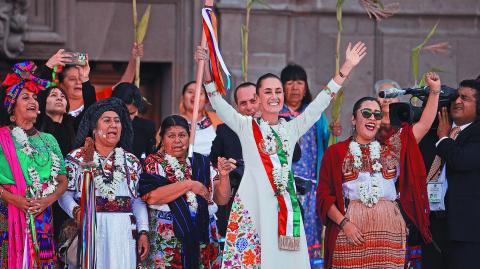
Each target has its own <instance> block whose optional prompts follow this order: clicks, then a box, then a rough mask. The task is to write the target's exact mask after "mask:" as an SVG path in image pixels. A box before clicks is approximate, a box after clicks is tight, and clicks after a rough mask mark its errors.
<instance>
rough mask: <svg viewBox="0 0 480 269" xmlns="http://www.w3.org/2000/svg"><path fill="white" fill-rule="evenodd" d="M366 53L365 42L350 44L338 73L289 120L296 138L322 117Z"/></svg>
mask: <svg viewBox="0 0 480 269" xmlns="http://www.w3.org/2000/svg"><path fill="white" fill-rule="evenodd" d="M365 55H367V47H366V46H365V43H363V42H358V43H357V44H355V45H354V46H353V47H352V44H351V43H349V44H348V47H347V50H346V52H345V63H344V64H343V65H342V67H341V68H340V71H339V72H338V74H336V75H335V76H334V77H333V79H331V80H330V82H329V83H328V84H327V86H326V87H325V88H324V89H323V90H322V91H321V92H320V93H319V94H318V95H317V97H316V98H315V99H314V100H313V102H312V103H310V105H308V107H307V108H306V109H305V111H304V112H303V113H302V114H300V116H298V117H296V118H295V119H293V120H291V121H289V122H288V124H289V125H290V126H291V127H290V130H291V133H292V134H293V135H295V137H294V139H298V138H300V137H301V136H302V135H303V134H305V132H307V131H308V130H309V129H310V128H311V127H312V125H313V124H315V122H316V121H318V120H319V119H320V117H321V116H322V112H323V111H324V110H325V109H326V108H327V107H328V105H329V104H330V101H331V100H332V98H333V97H334V96H335V95H336V93H337V92H338V91H339V90H340V88H341V87H342V85H343V82H344V81H345V79H346V78H347V77H348V75H349V74H350V72H351V71H352V69H353V68H355V66H357V65H358V63H360V61H361V60H362V59H363V58H364V57H365Z"/></svg>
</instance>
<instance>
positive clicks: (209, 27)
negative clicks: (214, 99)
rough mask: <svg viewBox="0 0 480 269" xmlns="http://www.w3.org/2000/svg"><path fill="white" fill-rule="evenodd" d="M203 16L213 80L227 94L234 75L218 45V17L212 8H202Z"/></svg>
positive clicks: (220, 90)
mask: <svg viewBox="0 0 480 269" xmlns="http://www.w3.org/2000/svg"><path fill="white" fill-rule="evenodd" d="M202 18H203V31H204V32H205V36H206V38H207V44H208V49H209V53H210V68H211V71H212V72H211V73H212V76H213V80H214V81H215V84H216V85H217V90H218V92H220V93H221V94H226V93H227V91H229V90H230V84H231V78H232V75H231V74H230V72H229V71H228V68H227V66H226V65H225V62H224V61H223V57H222V54H221V53H220V49H219V47H218V41H217V40H218V35H217V17H216V16H215V13H214V12H213V10H212V9H211V8H204V9H202ZM222 71H223V73H225V76H226V79H227V81H226V82H227V85H226V87H225V83H224V80H223V76H222Z"/></svg>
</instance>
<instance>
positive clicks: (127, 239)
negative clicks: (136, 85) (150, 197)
mask: <svg viewBox="0 0 480 269" xmlns="http://www.w3.org/2000/svg"><path fill="white" fill-rule="evenodd" d="M90 135H91V136H92V137H93V140H94V144H95V150H94V153H93V166H94V167H93V169H92V172H93V181H94V184H95V189H96V224H97V225H96V238H95V249H96V268H128V269H134V268H136V265H137V254H138V257H139V259H140V260H144V259H145V258H146V257H147V254H148V247H149V245H148V238H147V232H148V215H147V208H146V205H145V203H144V202H143V201H142V200H141V199H140V197H138V194H137V188H138V180H139V176H140V174H141V172H142V166H141V164H140V162H139V161H138V159H137V158H136V157H135V156H134V155H133V154H131V153H130V152H127V150H129V149H130V146H131V141H132V138H133V131H132V125H131V122H130V119H129V118H128V112H127V108H126V106H125V105H124V104H123V102H122V101H121V100H120V99H118V98H109V99H105V100H102V101H100V102H97V103H95V104H94V105H93V106H91V107H89V108H88V110H87V111H86V113H85V116H84V117H83V119H82V122H81V124H80V128H79V132H78V133H77V138H76V141H75V144H76V147H77V149H76V150H73V151H72V152H71V153H69V154H68V155H67V157H66V160H65V165H66V168H67V173H68V190H67V192H66V193H65V194H64V195H63V196H62V198H60V200H59V203H60V206H61V207H62V208H63V210H65V212H66V213H67V214H68V215H69V216H70V217H71V218H75V219H76V220H77V223H79V220H80V213H81V212H80V211H81V210H80V206H79V204H80V199H81V197H82V185H83V184H82V183H83V168H82V166H83V164H84V161H85V157H86V154H85V153H86V151H87V150H86V149H85V148H84V147H80V148H78V147H79V146H81V145H82V144H83V143H84V141H85V139H86V137H87V136H90ZM137 235H138V242H136V240H137V238H136V237H137ZM136 243H137V244H138V248H136ZM137 252H138V253H137Z"/></svg>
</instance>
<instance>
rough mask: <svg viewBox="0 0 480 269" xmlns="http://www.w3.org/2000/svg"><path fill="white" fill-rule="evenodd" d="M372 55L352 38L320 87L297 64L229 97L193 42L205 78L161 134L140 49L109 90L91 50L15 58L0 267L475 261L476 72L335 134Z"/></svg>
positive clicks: (363, 106)
mask: <svg viewBox="0 0 480 269" xmlns="http://www.w3.org/2000/svg"><path fill="white" fill-rule="evenodd" d="M366 53H367V48H366V45H365V44H364V43H362V42H358V43H356V44H349V45H348V47H347V48H346V51H345V61H344V63H343V65H342V66H341V67H340V69H339V72H337V73H336V74H333V76H332V77H331V79H330V80H329V81H328V83H327V84H326V86H325V87H324V88H323V89H322V90H321V91H320V92H319V93H318V94H317V96H316V97H313V96H312V93H311V91H310V88H309V84H308V78H307V73H306V71H305V69H304V68H303V67H301V66H300V65H295V64H290V65H287V66H286V67H285V68H284V69H283V70H282V71H281V73H280V76H277V75H275V74H272V73H267V74H264V75H262V76H260V78H259V79H258V80H257V81H256V83H253V82H244V83H242V84H240V85H238V86H237V87H236V88H235V90H234V93H233V97H234V98H233V99H234V102H233V103H234V106H232V105H230V104H229V103H228V102H227V101H226V100H225V99H224V98H223V97H222V95H221V94H220V93H219V92H218V91H217V86H218V85H216V84H215V82H213V79H212V74H211V69H210V64H209V63H210V61H209V53H208V50H207V49H206V48H202V47H198V48H197V49H196V51H195V60H196V61H198V62H199V63H205V71H204V74H203V80H202V81H191V82H188V83H186V84H185V86H184V87H183V89H182V95H181V100H179V101H180V105H179V111H180V114H179V115H175V114H174V115H169V116H167V117H165V118H164V119H163V121H162V122H161V126H160V128H159V129H158V130H156V129H155V124H154V123H153V122H152V121H150V120H148V119H145V118H143V117H142V116H141V113H140V112H141V111H144V110H145V106H146V104H145V102H144V101H143V98H142V95H141V92H140V90H139V88H138V87H136V86H135V84H133V83H132V82H133V80H134V70H135V65H136V61H135V59H136V58H137V57H141V56H142V55H143V47H142V45H141V44H134V46H133V48H132V52H131V57H130V61H129V64H128V66H127V68H126V70H125V73H124V74H123V75H122V78H121V79H120V81H119V82H118V83H117V84H116V85H112V87H109V88H108V89H102V90H98V89H97V90H96V89H95V88H94V86H93V83H92V82H91V81H90V79H89V76H90V67H89V64H88V57H87V61H86V63H85V64H84V65H75V64H72V63H71V62H70V60H71V59H70V58H69V56H68V55H67V54H66V53H65V52H64V50H59V51H58V52H57V53H56V54H55V55H53V56H52V57H51V58H50V59H49V60H48V61H47V62H46V63H45V64H44V65H40V66H37V65H36V64H35V63H33V62H31V61H25V62H21V63H18V64H16V65H15V66H13V68H12V71H11V72H10V73H8V74H7V75H6V76H5V79H4V80H3V82H2V84H1V92H0V99H1V100H0V101H1V109H0V112H1V113H0V138H1V139H0V145H1V147H0V249H1V251H0V268H22V269H25V268H61V267H63V266H66V267H68V268H85V264H82V263H90V262H93V263H95V265H96V268H152V269H154V268H155V269H157V268H177V269H178V268H185V269H189V268H210V269H215V268H260V267H262V268H267V269H269V268H314V269H318V268H473V267H472V266H473V265H474V264H475V262H476V259H477V257H476V255H477V253H480V230H479V229H480V228H479V227H478V225H476V221H477V220H480V213H479V212H480V211H478V210H476V205H477V204H478V205H479V206H480V204H479V203H480V202H479V201H480V194H479V192H478V189H479V188H480V186H479V184H480V183H479V181H478V180H477V178H478V175H479V174H480V170H479V169H480V168H479V167H480V165H478V161H477V159H476V158H475V153H476V152H478V151H479V150H480V149H479V148H478V147H479V145H480V142H479V139H480V133H479V132H480V125H479V122H478V115H480V97H479V91H480V79H479V78H477V79H470V80H464V81H462V82H461V83H460V84H459V88H458V94H457V95H456V96H455V97H454V98H451V100H450V103H448V104H447V105H446V106H440V105H439V104H441V102H440V101H439V100H440V96H441V94H442V88H441V82H440V77H439V76H438V75H437V74H435V73H427V74H426V75H425V82H426V85H427V86H428V87H429V93H428V98H426V100H425V101H424V104H423V109H422V113H421V117H420V119H419V120H418V121H417V122H405V123H402V124H400V125H398V124H394V122H393V120H392V119H391V117H390V116H391V115H390V109H389V108H390V105H391V104H392V103H395V102H399V100H398V99H394V98H379V97H377V96H366V97H363V98H360V99H359V100H358V101H356V102H355V104H354V105H353V109H352V116H351V123H352V133H351V136H350V137H349V138H347V139H346V140H344V141H341V142H338V143H336V144H333V145H329V137H330V135H334V136H337V137H338V136H341V134H342V132H343V128H342V126H341V125H340V124H339V123H338V122H330V123H329V121H328V120H327V117H326V115H325V113H324V111H325V109H326V108H327V107H328V106H329V103H330V101H331V100H332V99H333V98H334V97H335V96H336V93H337V92H338V91H339V90H340V88H342V85H343V83H344V81H345V80H347V79H348V77H349V74H350V73H351V71H352V70H353V69H355V67H356V66H357V65H358V64H359V63H360V62H361V61H362V59H363V58H364V57H365V55H366ZM198 83H201V84H202V87H201V93H200V102H199V111H198V112H195V111H194V96H195V88H196V85H198ZM388 88H400V86H399V85H398V83H396V82H395V81H391V80H381V81H379V82H377V83H376V84H375V91H376V93H377V94H378V93H379V92H381V91H383V90H385V89H388ZM348 91H349V89H347V94H348ZM209 106H211V108H213V111H211V110H212V109H209V108H208V107H209ZM195 113H198V121H197V122H195V123H194V124H195V125H196V126H194V127H195V133H196V134H195V140H194V147H193V149H194V152H193V154H192V156H189V154H188V153H189V140H190V136H191V135H192V134H191V131H192V130H191V129H192V128H191V125H192V119H194V118H195V117H194V116H195V115H194V114H195ZM391 120H392V121H391ZM450 121H453V124H451V123H450ZM347 129H349V128H347ZM92 184H93V185H92ZM89 186H94V188H93V193H90V190H89ZM90 194H91V195H90ZM91 197H93V198H91ZM88 201H93V203H92V204H93V205H94V207H88V205H89V202H88ZM92 219H93V222H90V221H91V220H92ZM88 223H90V226H89V224H88ZM86 229H90V230H88V231H94V232H93V237H92V235H91V234H90V238H93V241H88V240H87V239H85V237H83V235H84V234H85V231H86ZM87 234H88V233H87ZM89 246H93V252H91V251H92V250H91V248H89ZM87 252H89V253H90V252H91V253H93V254H92V255H93V256H91V257H90V258H92V257H93V259H91V260H89V258H88V255H84V254H85V253H87ZM88 268H93V267H88Z"/></svg>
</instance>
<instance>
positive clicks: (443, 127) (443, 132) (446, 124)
mask: <svg viewBox="0 0 480 269" xmlns="http://www.w3.org/2000/svg"><path fill="white" fill-rule="evenodd" d="M451 128H452V125H451V124H450V120H449V119H448V111H447V108H446V107H442V109H441V110H440V111H439V112H438V128H437V136H438V138H439V139H440V138H442V137H446V136H447V137H448V134H450V129H451Z"/></svg>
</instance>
